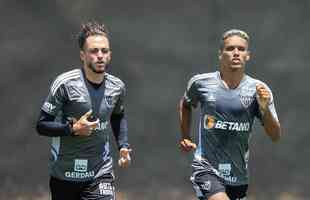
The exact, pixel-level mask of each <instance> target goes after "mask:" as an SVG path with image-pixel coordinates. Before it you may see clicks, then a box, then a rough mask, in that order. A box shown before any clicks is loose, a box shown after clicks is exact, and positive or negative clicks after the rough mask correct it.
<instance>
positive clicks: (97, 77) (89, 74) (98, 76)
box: [83, 66, 105, 84]
mask: <svg viewBox="0 0 310 200" xmlns="http://www.w3.org/2000/svg"><path fill="white" fill-rule="evenodd" d="M83 70H84V73H85V76H86V78H87V80H89V81H90V82H92V83H96V84H100V83H102V81H103V79H104V74H105V73H104V72H103V73H95V72H93V71H92V70H91V69H89V68H88V67H85V66H84V67H83Z"/></svg>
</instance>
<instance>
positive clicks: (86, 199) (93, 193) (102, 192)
mask: <svg viewBox="0 0 310 200" xmlns="http://www.w3.org/2000/svg"><path fill="white" fill-rule="evenodd" d="M90 199H91V200H115V188H114V178H113V175H112V174H106V175H104V176H101V177H98V178H96V179H95V180H94V181H92V182H90V183H88V184H87V185H85V186H84V188H83V192H82V195H81V200H90Z"/></svg>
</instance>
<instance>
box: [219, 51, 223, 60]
mask: <svg viewBox="0 0 310 200" xmlns="http://www.w3.org/2000/svg"><path fill="white" fill-rule="evenodd" d="M218 58H219V60H221V59H222V51H221V50H219V51H218Z"/></svg>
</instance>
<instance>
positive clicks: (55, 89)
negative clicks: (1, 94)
mask: <svg viewBox="0 0 310 200" xmlns="http://www.w3.org/2000/svg"><path fill="white" fill-rule="evenodd" d="M124 95H125V85H124V83H123V82H122V81H121V80H120V79H118V78H116V77H114V76H112V75H110V74H108V73H105V76H104V82H103V84H102V85H101V86H100V88H98V89H94V88H93V87H91V86H90V84H89V83H88V81H86V78H85V75H84V72H83V71H82V70H81V69H75V70H72V71H69V72H65V73H63V74H61V75H59V76H58V77H57V78H56V79H55V80H54V82H53V83H52V85H51V88H50V92H49V95H48V97H47V98H46V100H45V102H44V104H43V106H42V110H43V111H45V112H46V113H48V114H50V115H53V116H55V117H56V120H57V121H62V122H63V121H65V120H66V119H68V118H75V119H79V118H80V117H81V116H82V115H84V114H85V113H86V112H88V111H89V110H92V111H93V115H94V117H95V118H99V120H100V123H99V125H98V127H97V128H95V129H94V130H93V133H92V134H91V135H90V136H88V137H81V136H75V137H72V136H62V137H53V138H52V141H51V158H50V163H49V169H50V175H51V176H53V177H56V178H59V179H62V180H69V181H87V180H92V179H93V178H96V177H99V176H101V175H103V174H106V173H110V172H112V158H111V155H110V145H109V137H110V135H111V131H112V129H111V125H110V116H111V114H112V113H121V112H122V111H123V109H124V107H123V99H124Z"/></svg>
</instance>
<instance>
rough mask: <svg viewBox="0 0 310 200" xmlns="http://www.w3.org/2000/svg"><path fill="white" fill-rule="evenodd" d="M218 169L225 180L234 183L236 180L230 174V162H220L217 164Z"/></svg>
mask: <svg viewBox="0 0 310 200" xmlns="http://www.w3.org/2000/svg"><path fill="white" fill-rule="evenodd" d="M218 171H219V173H220V176H221V177H222V178H223V179H225V181H228V182H232V183H235V182H237V177H234V176H231V164H229V163H221V164H219V168H218Z"/></svg>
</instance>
